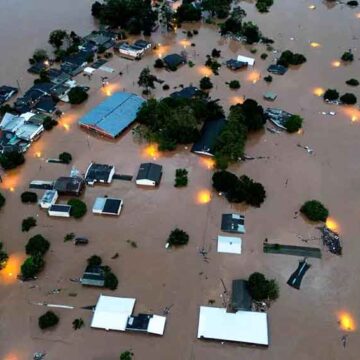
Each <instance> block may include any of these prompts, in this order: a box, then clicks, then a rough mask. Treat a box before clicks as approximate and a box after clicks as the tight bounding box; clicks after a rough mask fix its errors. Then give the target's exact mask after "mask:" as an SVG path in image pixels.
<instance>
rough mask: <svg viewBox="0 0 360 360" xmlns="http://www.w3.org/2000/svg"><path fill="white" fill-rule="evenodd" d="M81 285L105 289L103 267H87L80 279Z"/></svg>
mask: <svg viewBox="0 0 360 360" xmlns="http://www.w3.org/2000/svg"><path fill="white" fill-rule="evenodd" d="M80 282H81V285H84V286H97V287H104V285H105V272H104V269H103V268H102V267H101V266H90V265H89V266H87V267H86V269H85V272H84V275H83V276H82V278H81V279H80Z"/></svg>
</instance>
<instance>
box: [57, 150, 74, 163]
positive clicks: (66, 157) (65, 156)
mask: <svg viewBox="0 0 360 360" xmlns="http://www.w3.org/2000/svg"><path fill="white" fill-rule="evenodd" d="M59 160H61V162H63V163H64V164H70V162H71V160H72V156H71V154H70V153H68V152H62V153H61V154H60V155H59Z"/></svg>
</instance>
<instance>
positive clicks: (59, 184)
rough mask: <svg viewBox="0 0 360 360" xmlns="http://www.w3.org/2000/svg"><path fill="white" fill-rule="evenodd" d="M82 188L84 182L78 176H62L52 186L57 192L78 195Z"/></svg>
mask: <svg viewBox="0 0 360 360" xmlns="http://www.w3.org/2000/svg"><path fill="white" fill-rule="evenodd" d="M83 186H84V180H83V179H82V178H81V177H79V176H74V177H70V176H62V177H59V178H58V179H57V180H56V181H55V184H54V189H55V190H57V191H59V192H69V193H78V192H80V190H81V189H82V187H83Z"/></svg>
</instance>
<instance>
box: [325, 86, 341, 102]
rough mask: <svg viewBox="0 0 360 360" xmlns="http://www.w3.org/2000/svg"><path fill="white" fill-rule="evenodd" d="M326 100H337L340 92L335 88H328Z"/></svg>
mask: <svg viewBox="0 0 360 360" xmlns="http://www.w3.org/2000/svg"><path fill="white" fill-rule="evenodd" d="M323 98H324V100H327V101H335V100H337V99H338V98H339V93H338V92H337V91H336V90H335V89H327V90H326V91H325V92H324V95H323Z"/></svg>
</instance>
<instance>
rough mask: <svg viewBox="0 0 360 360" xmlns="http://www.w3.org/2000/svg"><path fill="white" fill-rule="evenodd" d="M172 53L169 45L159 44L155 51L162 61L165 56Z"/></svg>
mask: <svg viewBox="0 0 360 360" xmlns="http://www.w3.org/2000/svg"><path fill="white" fill-rule="evenodd" d="M169 51H170V46H169V45H162V44H157V47H156V49H155V50H154V52H155V54H157V56H158V57H159V58H160V59H161V58H162V57H163V56H166V55H167V54H168V52H169Z"/></svg>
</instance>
